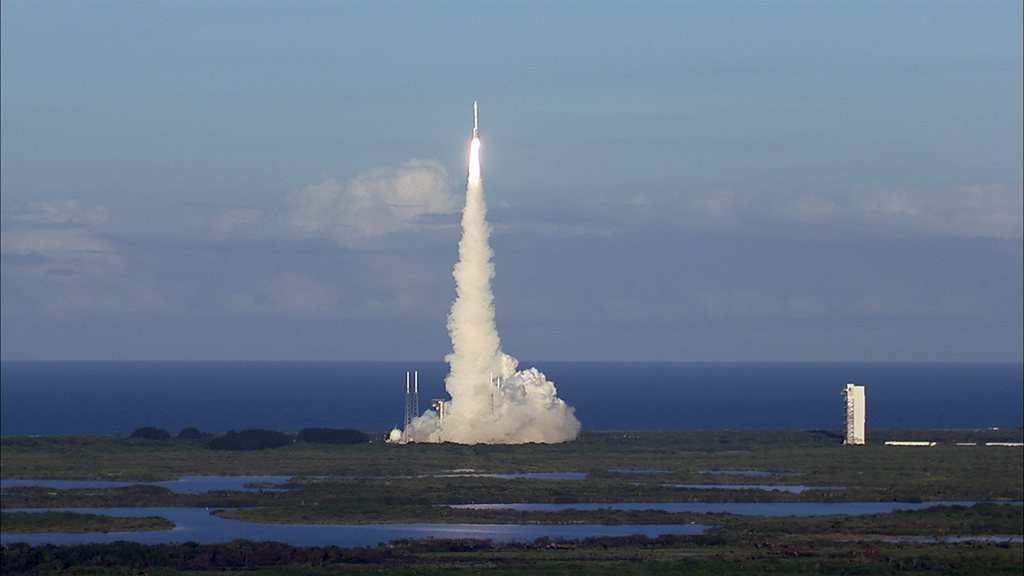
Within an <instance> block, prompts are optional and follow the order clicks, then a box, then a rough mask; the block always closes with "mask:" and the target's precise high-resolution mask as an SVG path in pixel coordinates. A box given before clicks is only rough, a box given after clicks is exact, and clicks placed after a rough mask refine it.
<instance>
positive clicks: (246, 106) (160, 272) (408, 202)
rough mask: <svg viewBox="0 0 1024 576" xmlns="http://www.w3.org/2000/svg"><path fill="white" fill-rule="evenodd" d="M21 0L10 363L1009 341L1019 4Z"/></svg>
mask: <svg viewBox="0 0 1024 576" xmlns="http://www.w3.org/2000/svg"><path fill="white" fill-rule="evenodd" d="M0 12H2V14H0V15H2V21H0V26H2V37H0V49H2V50H0V60H2V70H0V72H2V83H0V95H2V102H0V104H2V110H0V116H2V117H0V120H2V122H0V137H2V150H0V159H2V171H0V187H2V188H0V192H2V227H3V247H2V270H0V271H2V283H3V285H2V288H3V290H2V295H0V304H2V324H0V344H2V349H3V358H4V359H317V360H347V359H410V360H411V359H440V358H442V357H443V356H444V354H445V353H446V352H447V351H448V350H449V349H450V344H449V342H448V337H447V334H446V332H445V317H446V314H447V311H448V307H449V305H450V304H451V301H452V299H453V297H454V285H453V280H452V277H451V268H452V265H453V264H454V262H455V259H456V243H457V241H458V236H459V230H458V217H459V215H458V210H459V208H460V206H461V201H462V193H463V191H464V184H465V182H464V180H465V166H466V149H467V139H468V137H469V132H470V129H471V120H472V118H471V112H472V110H471V105H472V101H473V100H474V99H476V100H479V101H480V111H481V134H482V136H483V142H484V147H483V155H482V157H483V166H484V167H483V170H484V186H485V190H486V195H487V201H488V203H489V207H490V215H489V216H490V221H491V222H492V224H493V227H494V233H493V237H492V245H493V247H494V250H495V265H496V267H497V276H496V278H495V281H494V290H495V294H496V307H497V320H498V328H499V332H500V334H501V336H502V340H503V347H504V349H505V351H506V352H508V353H510V354H513V355H515V356H518V357H520V358H524V359H528V360H544V359H558V360H588V359H615V360H688V361H697V360H736V361H760V360H780V361H784V360H810V361H827V360H866V361H890V360H909V361H946V360H953V361H1016V362H1020V361H1021V349H1022V345H1024V338H1022V320H1021V317H1022V313H1024V305H1022V277H1024V273H1022V263H1021V262H1022V187H1024V185H1022V154H1024V151H1022V139H1024V138H1022V123H1024V117H1022V104H1021V102H1022V88H1021V86H1022V72H1021V70H1022V67H1024V59H1022V49H1021V45H1022V9H1021V4H1020V2H1014V1H1006V2H1002V1H992V2H966V1H963V2H871V1H869V2H810V1H809V2H774V3H762V2H752V1H751V2H714V1H707V2H643V3H635V2H607V1H585V2H584V1H580V2H540V1H537V2H376V1H374V2H371V1H350V2H301V3H279V2H250V1H245V2H242V1H238V2H227V1H223V2H221V1H218V2H205V1H198V0H182V1H176V2H146V3H140V2H131V1H127V0H111V1H97V2H71V1H69V2H45V1H44V2H39V1H24V0H5V1H4V2H3V3H2V4H0Z"/></svg>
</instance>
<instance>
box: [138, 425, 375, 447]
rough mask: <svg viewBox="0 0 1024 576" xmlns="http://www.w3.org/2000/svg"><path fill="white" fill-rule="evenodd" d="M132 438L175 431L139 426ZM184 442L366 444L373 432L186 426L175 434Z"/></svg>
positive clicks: (152, 438)
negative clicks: (218, 429)
mask: <svg viewBox="0 0 1024 576" xmlns="http://www.w3.org/2000/svg"><path fill="white" fill-rule="evenodd" d="M131 438H133V439H136V440H146V441H160V442H163V441H169V440H171V433H170V432H168V431H167V430H164V429H162V428H155V427H151V426H147V427H143V428H138V429H136V430H135V431H134V432H132V434H131ZM175 438H176V439H177V440H180V441H183V442H197V443H202V444H203V445H204V446H205V447H207V448H209V449H211V450H266V449H270V448H280V447H282V446H287V445H289V444H294V443H295V442H306V443H310V444H365V443H367V442H369V441H370V436H369V435H368V434H366V433H365V432H361V431H359V430H353V429H350V428H342V429H339V428H304V429H302V430H300V431H299V433H298V434H294V435H293V434H288V433H285V432H278V431H276V430H264V429H259V428H254V429H249V430H242V431H238V432H236V431H235V430H229V431H228V432H226V433H224V434H211V433H204V432H200V431H199V430H198V429H196V428H193V427H189V428H185V429H184V430H182V431H181V432H179V433H178V434H177V436H176V437H175Z"/></svg>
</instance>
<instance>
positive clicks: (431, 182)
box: [283, 159, 458, 244]
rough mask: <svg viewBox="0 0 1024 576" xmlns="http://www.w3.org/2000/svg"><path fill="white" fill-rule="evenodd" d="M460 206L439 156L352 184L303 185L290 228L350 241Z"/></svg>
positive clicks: (294, 199)
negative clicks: (437, 158)
mask: <svg viewBox="0 0 1024 576" xmlns="http://www.w3.org/2000/svg"><path fill="white" fill-rule="evenodd" d="M457 208H458V204H457V202H456V198H455V195H454V194H453V186H452V180H451V178H450V177H449V175H448V172H447V171H446V170H445V169H444V167H443V166H442V165H441V164H440V163H439V162H437V161H435V160H416V159H413V160H409V161H408V162H405V163H404V164H402V165H401V166H399V167H398V168H390V167H381V168H377V169H375V170H371V171H369V172H364V173H362V174H359V175H358V176H356V177H355V178H352V179H351V180H349V181H348V182H347V183H342V182H340V181H339V180H337V179H335V178H334V177H325V178H323V179H322V180H321V181H319V182H316V183H313V184H308V185H306V186H303V187H302V188H301V189H299V190H298V191H296V192H295V193H293V194H292V195H291V196H290V197H289V198H288V205H287V209H286V210H285V212H284V214H283V220H284V222H285V224H286V226H287V227H288V228H289V229H290V230H292V231H294V232H295V233H298V234H300V235H302V236H306V237H317V238H329V239H333V240H336V241H338V242H340V243H344V244H348V243H352V242H358V241H360V240H366V239H369V238H374V237H377V236H382V235H384V234H389V233H392V232H396V231H399V230H403V229H406V228H409V227H411V226H414V225H416V224H417V223H418V221H419V219H420V218H422V217H424V216H428V215H436V214H449V213H451V212H453V211H455V210H456V209H457Z"/></svg>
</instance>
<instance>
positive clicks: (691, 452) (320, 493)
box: [0, 428, 1024, 574]
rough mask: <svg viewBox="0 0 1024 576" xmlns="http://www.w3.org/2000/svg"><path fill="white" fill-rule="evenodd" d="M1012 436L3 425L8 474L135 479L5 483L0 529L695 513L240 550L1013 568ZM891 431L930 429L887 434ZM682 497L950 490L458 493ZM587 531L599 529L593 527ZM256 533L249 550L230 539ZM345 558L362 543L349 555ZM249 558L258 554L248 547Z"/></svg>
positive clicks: (537, 566)
mask: <svg viewBox="0 0 1024 576" xmlns="http://www.w3.org/2000/svg"><path fill="white" fill-rule="evenodd" d="M1021 435H1022V432H1021V429H1019V428H1017V429H1004V430H991V429H983V430H902V431H899V430H893V431H873V439H872V440H871V441H870V442H869V443H868V444H867V445H865V446H844V445H843V444H842V441H841V439H840V438H839V436H838V434H837V433H836V432H834V431H822V430H817V431H783V430H765V431H747V430H706V431H618V432H586V433H585V434H583V436H582V437H581V438H580V439H579V440H577V441H575V442H571V443H565V444H553V445H540V444H525V445H511V446H495V445H475V446H469V445H456V444H407V445H389V444H385V443H383V442H379V441H375V442H368V443H362V444H346V445H326V444H317V443H310V442H299V441H293V442H291V443H289V444H287V445H283V446H280V447H278V448H273V449H263V450H211V449H210V448H208V447H207V443H206V441H207V440H208V439H209V438H208V437H207V438H206V439H205V440H203V439H195V438H193V439H191V440H180V439H177V438H173V437H171V438H167V439H163V440H146V439H139V438H132V437H128V436H123V435H111V436H69V437H51V436H45V437H25V436H16V437H15V436H9V437H3V438H2V439H0V449H2V451H0V476H2V478H3V479H4V480H14V479H32V480H47V479H49V480H59V479H65V480H68V479H75V480H85V479H90V480H104V481H123V482H130V483H137V484H130V485H126V486H117V487H110V488H95V487H92V488H47V487H42V486H8V487H6V488H5V489H4V490H3V493H2V502H0V504H2V508H3V509H4V510H3V511H2V514H3V516H2V524H0V526H2V527H3V532H4V533H5V535H9V534H12V533H15V532H20V531H28V532H46V531H61V532H71V531H75V530H76V529H85V530H88V531H113V530H125V529H127V530H138V531H141V530H146V529H156V530H160V529H166V525H165V524H162V523H160V519H146V520H147V521H148V522H150V524H148V525H147V524H145V523H143V524H141V525H138V526H134V527H127V528H126V527H125V525H121V524H119V523H120V522H124V521H129V520H130V521H138V520H139V519H125V518H116V519H115V518H110V517H105V516H102V515H93V514H79V515H75V514H73V513H70V512H68V513H56V512H49V513H47V514H48V516H47V515H42V513H31V514H36V516H35V517H31V518H26V517H25V515H24V514H22V513H18V512H12V510H15V509H60V508H97V509H99V508H104V507H167V506H172V507H177V506H181V507H196V506H205V507H209V508H211V510H212V511H213V512H214V513H217V514H221V515H223V516H227V517H233V518H239V519H244V520H247V521H256V522H273V523H301V524H318V523H321V524H342V523H344V524H360V523H363V524H387V523H405V522H430V523H486V524H503V523H507V524H527V523H536V524H575V523H580V524H689V523H695V524H702V525H708V526H711V528H709V529H708V530H707V531H705V532H704V533H703V534H701V535H698V536H665V537H661V538H644V537H628V538H604V539H585V540H580V541H571V542H564V541H558V542H544V541H536V542H530V543H522V542H520V543H494V542H491V541H489V540H484V541H472V542H469V541H464V542H462V544H459V543H457V542H450V543H449V544H448V545H440V544H439V543H438V542H431V543H423V542H411V541H410V542H401V543H392V544H391V545H390V546H386V547H384V548H383V549H381V550H377V549H366V550H363V551H362V552H360V553H356V552H353V551H352V550H350V549H344V550H347V552H344V553H342V552H338V553H337V554H335V556H336V558H335V560H336V562H335V561H331V560H330V558H331V557H332V554H334V553H333V552H330V553H328V551H324V550H321V552H322V554H321V555H320V558H321V560H320V561H312V560H309V558H310V557H311V556H309V554H312V553H311V552H308V549H305V548H301V549H300V548H298V547H291V546H288V545H284V544H280V543H278V545H279V546H280V547H284V548H283V549H291V550H293V551H292V552H290V553H288V554H284V553H280V554H277V555H276V556H275V555H273V554H270V555H269V556H268V553H267V552H266V551H263V552H261V553H260V554H258V556H260V557H261V558H264V559H265V560H266V563H263V564H260V563H259V562H256V563H251V564H249V565H248V569H249V570H250V571H251V572H253V573H259V571H260V570H269V571H270V572H267V573H289V572H288V571H289V570H295V572H294V573H325V574H327V573H337V571H338V570H341V569H342V567H344V570H349V569H352V568H353V566H356V567H359V570H361V569H362V568H367V571H372V570H370V568H373V567H376V568H377V569H381V568H387V569H388V570H395V571H397V572H396V573H407V574H430V573H456V574H457V573H471V572H473V573H476V572H486V573H516V570H515V569H514V567H516V566H530V571H531V573H538V574H544V573H561V570H563V569H567V568H568V567H570V566H573V565H576V566H578V568H579V569H580V570H584V571H587V572H588V573H597V574H599V573H602V571H606V573H616V574H631V573H657V572H658V571H659V570H663V571H665V572H666V573H667V572H672V571H674V570H679V569H680V568H685V569H686V570H687V571H688V572H693V573H702V571H704V572H705V573H729V572H730V571H739V569H740V568H741V567H742V568H743V569H744V570H746V569H755V568H757V569H762V570H764V569H767V570H768V571H769V572H786V571H788V572H791V573H819V572H820V571H821V570H826V571H829V572H832V573H844V572H849V573H857V569H856V568H857V567H858V566H859V567H862V568H863V567H865V566H866V567H873V568H871V569H869V570H867V573H869V572H871V571H872V570H875V571H879V570H880V571H881V572H890V571H896V570H902V571H904V572H907V573H948V572H950V571H955V572H959V573H972V572H973V573H986V574H999V573H1007V574H1010V573H1014V574H1019V573H1020V571H1021V569H1022V567H1024V560H1022V545H1021V536H1022V533H1024V526H1022V525H1024V520H1022V506H1021V504H1020V502H1021V500H1024V449H1022V448H1021V447H1019V446H1013V445H1012V444H1014V443H1019V442H1020V438H1021ZM207 436H209V435H207ZM890 439H893V440H901V441H915V442H928V443H931V442H934V443H935V444H934V445H931V446H887V445H885V444H884V441H885V440H890ZM986 444H989V445H986ZM252 474H260V475H277V476H282V477H285V478H286V479H285V480H283V481H282V482H280V483H265V484H256V485H250V486H248V487H246V488H245V489H239V490H217V491H211V492H198V493H180V492H174V491H171V490H170V489H168V488H166V487H164V486H156V485H152V484H146V483H147V482H157V481H166V480H171V479H175V478H179V477H182V476H233V475H252ZM676 502H687V503H723V502H775V503H810V502H819V503H821V502H831V503H839V502H935V503H941V502H957V503H963V504H953V505H939V506H935V507H932V508H927V509H922V510H913V511H896V512H890V513H880V514H864V515H829V516H809V517H797V516H791V515H787V516H781V517H777V516H756V515H739V514H729V513H722V512H715V513H696V512H669V511H665V510H657V509H637V510H630V509H616V508H614V507H612V506H609V507H599V508H596V509H585V510H569V509H561V508H559V507H557V506H555V507H553V508H552V509H550V510H540V511H532V510H531V511H524V510H509V509H501V508H495V507H486V506H485V507H483V508H473V507H467V505H468V506H472V505H479V504H507V503H534V504H552V505H559V504H561V505H566V506H572V505H578V504H583V503H676ZM974 503H977V504H974ZM31 514H30V515H31ZM76 516H83V517H76ZM26 527H27V528H26ZM76 527H77V528H76ZM598 540H600V542H601V544H596V543H595V542H596V541H598ZM249 545H251V546H257V545H256V544H246V545H243V544H235V546H236V547H237V546H249ZM146 546H150V547H151V548H146ZM218 546H219V547H220V548H221V549H220V552H219V554H220V555H219V556H218V555H217V554H218V552H217V550H218ZM89 547H91V548H89V549H91V550H93V551H94V552H95V554H94V555H93V556H90V557H89V558H91V559H89V558H85V557H84V556H83V557H81V558H79V559H78V560H76V561H73V562H72V564H74V563H75V562H81V563H85V564H88V563H89V562H93V563H94V564H97V565H99V564H102V562H101V560H100V559H99V558H102V557H105V556H103V555H104V554H106V555H107V556H110V555H114V556H117V557H120V558H122V559H126V560H125V561H124V563H123V565H121V566H120V568H118V567H117V566H106V568H108V569H113V568H117V569H118V570H119V569H124V570H125V572H124V573H135V572H137V571H138V570H140V569H142V568H144V566H143V564H145V561H142V560H139V561H130V560H127V558H131V557H133V556H131V554H128V552H130V551H131V550H135V551H136V552H134V554H136V555H137V556H139V557H140V558H146V557H155V555H157V554H156V553H157V551H159V550H165V551H166V550H168V549H172V548H175V547H177V549H178V552H179V553H180V554H178V555H177V556H175V555H174V554H172V553H170V552H167V554H168V558H178V560H170V559H168V560H167V561H166V562H165V563H164V565H163V566H161V565H159V563H157V564H153V565H152V566H149V567H148V568H152V569H154V570H159V569H162V568H166V569H168V570H170V569H172V568H173V569H174V570H177V571H181V570H184V569H186V568H189V566H191V568H189V569H192V568H194V569H200V568H202V567H204V566H205V568H207V569H225V570H227V569H238V568H239V567H240V566H239V565H237V564H235V563H232V562H229V561H227V560H224V562H223V563H222V564H217V562H215V561H214V560H213V559H214V558H221V559H224V558H228V557H231V555H230V554H228V553H227V550H228V548H230V546H229V544H228V543H224V544H210V545H202V546H200V545H195V544H193V545H186V544H181V545H142V544H133V543H127V542H120V543H115V544H107V545H96V544H94V545H89ZM203 547H208V548H203ZM225 547H228V548H225ZM122 548H123V549H122ZM201 549H202V550H206V551H205V552H201V551H200V550H201ZM118 550H119V551H120V553H121V555H120V556H118V555H117V553H116V552H117V551H118ZM139 550H148V552H139ZM298 550H307V552H302V553H300V552H298ZM76 554H77V555H79V556H82V555H83V554H84V555H85V556H88V555H89V553H87V552H85V551H84V549H82V547H81V546H34V547H33V546H27V545H22V544H10V545H8V546H4V547H3V564H2V565H0V568H2V569H3V573H4V574H8V573H11V574H16V573H49V572H47V569H46V566H57V565H66V564H62V563H64V562H67V561H69V560H68V558H69V555H70V556H75V555H76ZM125 554H127V555H125ZM190 554H191V556H190ZM203 554H208V555H209V558H207V557H206V556H203ZM252 554H256V553H255V552H252ZM243 556H244V555H243ZM356 556H358V557H360V558H361V559H360V560H358V561H357V560H353V558H354V557H356ZM185 557H189V558H191V560H188V562H191V563H192V564H189V566H185V565H184V564H181V562H185V561H184V560H181V559H182V558H185ZM62 558H63V559H62ZM204 558H205V560H204ZM247 558H248V559H249V560H250V561H251V560H252V555H250V556H247ZM268 558H277V560H273V561H271V560H269V559H268ZM364 561H365V562H364ZM176 562H177V564H176ZM83 565H84V564H83ZM172 565H173V566H172ZM242 567H244V566H242ZM556 567H561V568H556ZM638 567H643V568H644V569H643V570H638ZM730 567H731V568H730ZM132 570H135V572H132ZM359 570H354V571H355V572H357V573H358V572H359ZM100 572H103V573H110V572H111V570H105V571H104V570H101V571H100ZM115 572H116V570H115ZM54 573H56V572H54ZM153 573H157V572H153Z"/></svg>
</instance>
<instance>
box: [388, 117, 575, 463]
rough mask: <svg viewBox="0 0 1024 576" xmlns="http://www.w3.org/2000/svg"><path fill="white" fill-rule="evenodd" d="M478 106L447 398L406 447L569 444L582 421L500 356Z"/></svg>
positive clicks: (536, 376) (534, 377) (543, 382)
mask: <svg viewBox="0 0 1024 576" xmlns="http://www.w3.org/2000/svg"><path fill="white" fill-rule="evenodd" d="M476 111H477V108H476V102H474V103H473V112H474V114H473V116H474V122H473V138H472V140H471V141H470V148H469V176H468V181H467V186H466V205H465V208H464V209H463V211H462V239H461V240H460V241H459V261H458V262H457V263H456V264H455V269H454V271H453V272H452V275H453V276H454V277H455V301H454V302H453V303H452V308H451V312H450V313H449V314H448V335H449V336H450V337H451V341H452V351H451V353H450V354H448V355H447V356H446V357H445V360H446V361H447V362H448V365H449V367H450V370H449V373H448V376H447V377H446V378H445V389H446V390H447V391H448V394H449V395H450V396H451V400H447V401H444V402H443V405H441V406H438V407H435V409H434V410H428V411H426V412H425V413H423V415H422V416H420V417H418V418H415V419H413V421H412V422H411V423H410V424H409V426H408V427H407V428H406V430H405V431H404V434H403V439H404V440H405V441H407V442H408V441H414V442H458V443H461V444H522V443H526V442H546V443H551V442H566V441H569V440H574V439H575V438H576V436H577V435H578V434H579V431H580V423H579V421H578V420H577V419H576V417H575V415H574V414H573V413H574V410H573V408H572V407H571V406H569V405H568V404H566V403H565V402H564V401H562V400H561V399H560V398H558V393H557V391H556V390H555V385H554V384H553V383H552V382H549V381H548V380H547V379H546V378H545V376H544V374H542V373H541V372H540V371H538V370H537V369H536V368H530V369H528V370H522V371H520V370H518V364H519V361H518V360H516V359H515V358H513V357H512V356H509V355H508V354H505V353H503V352H502V351H501V340H500V338H499V337H498V329H497V326H496V324H495V312H494V293H493V292H492V291H491V279H492V278H494V264H493V263H492V262H491V256H492V255H493V252H492V250H491V246H490V233H491V229H490V225H488V223H487V206H486V203H485V202H484V189H483V180H482V178H481V175H480V137H479V130H478V126H477V114H476Z"/></svg>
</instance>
